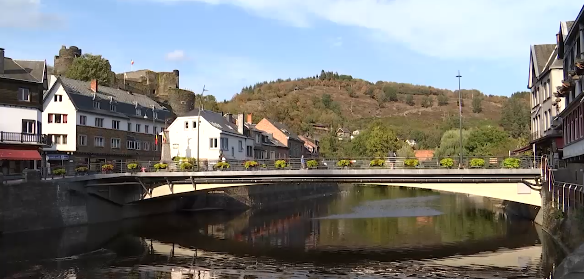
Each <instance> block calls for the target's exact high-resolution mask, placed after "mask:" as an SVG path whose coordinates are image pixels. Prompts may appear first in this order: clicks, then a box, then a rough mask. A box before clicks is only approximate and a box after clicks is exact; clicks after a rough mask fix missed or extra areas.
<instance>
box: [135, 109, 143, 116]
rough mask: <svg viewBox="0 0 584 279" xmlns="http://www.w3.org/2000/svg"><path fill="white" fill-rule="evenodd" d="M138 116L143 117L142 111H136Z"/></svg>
mask: <svg viewBox="0 0 584 279" xmlns="http://www.w3.org/2000/svg"><path fill="white" fill-rule="evenodd" d="M136 115H139V116H142V110H141V109H139V108H137V109H136Z"/></svg>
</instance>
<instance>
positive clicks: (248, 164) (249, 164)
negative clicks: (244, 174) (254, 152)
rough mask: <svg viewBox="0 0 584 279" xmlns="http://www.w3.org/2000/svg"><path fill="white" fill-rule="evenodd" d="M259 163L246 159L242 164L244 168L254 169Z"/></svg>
mask: <svg viewBox="0 0 584 279" xmlns="http://www.w3.org/2000/svg"><path fill="white" fill-rule="evenodd" d="M259 165H260V164H259V163H258V162H256V161H246V162H245V163H244V164H243V166H244V167H245V169H246V170H247V169H255V168H257V167H258V166H259Z"/></svg>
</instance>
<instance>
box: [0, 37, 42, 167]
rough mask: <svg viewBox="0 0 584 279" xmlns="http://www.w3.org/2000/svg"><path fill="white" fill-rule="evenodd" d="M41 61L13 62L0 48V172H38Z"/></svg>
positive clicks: (40, 161)
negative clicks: (1, 118)
mask: <svg viewBox="0 0 584 279" xmlns="http://www.w3.org/2000/svg"><path fill="white" fill-rule="evenodd" d="M46 72H47V67H46V63H45V62H44V61H30V60H16V59H11V58H8V57H6V56H5V51H4V49H2V48H0V115H2V116H3V117H4V120H3V121H0V172H1V173H2V174H3V175H11V174H21V173H22V171H23V170H25V169H40V168H41V164H42V160H41V155H40V153H39V151H40V148H41V147H42V146H44V145H46V144H48V143H49V142H48V138H47V137H46V136H44V135H43V125H42V109H43V106H42V95H43V91H44V90H45V89H46V88H47V77H46Z"/></svg>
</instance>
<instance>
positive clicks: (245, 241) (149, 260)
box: [0, 186, 565, 279]
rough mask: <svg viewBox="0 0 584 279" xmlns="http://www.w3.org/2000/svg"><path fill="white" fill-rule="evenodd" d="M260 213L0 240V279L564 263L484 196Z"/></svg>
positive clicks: (341, 197)
mask: <svg viewBox="0 0 584 279" xmlns="http://www.w3.org/2000/svg"><path fill="white" fill-rule="evenodd" d="M343 189H344V190H343V191H342V192H341V193H338V194H336V195H331V196H327V197H322V198H317V199H311V200H307V201H304V202H301V203H297V204H286V205H282V206H280V208H271V209H266V210H261V211H256V212H250V211H248V212H238V213H235V212H215V211H207V212H196V213H193V212H188V213H186V212H185V213H179V214H173V215H164V216H154V217H148V218H140V219H133V220H126V221H123V222H118V223H108V224H99V225H93V226H82V227H72V228H66V229H60V230H48V231H38V232H30V233H19V234H9V235H5V236H3V237H0V267H1V268H0V277H1V278H140V279H145V278H172V279H175V278H177V279H178V278H494V277H496V278H517V276H520V277H521V278H549V277H550V274H551V272H552V268H553V266H555V265H557V264H559V263H560V262H561V260H562V259H563V257H564V256H565V255H563V254H562V253H561V252H560V249H559V248H557V247H556V246H555V245H554V243H553V241H551V239H549V236H547V235H546V234H545V233H542V232H541V230H540V229H539V228H538V227H536V226H535V225H534V224H533V223H532V222H529V221H525V220H517V219H513V218H509V217H507V216H505V214H504V213H503V212H501V210H500V207H499V206H498V204H497V203H496V202H493V201H490V200H488V199H485V198H478V197H468V196H464V195H453V194H447V193H436V192H432V191H424V190H420V189H407V188H399V187H385V186H354V187H345V188H343Z"/></svg>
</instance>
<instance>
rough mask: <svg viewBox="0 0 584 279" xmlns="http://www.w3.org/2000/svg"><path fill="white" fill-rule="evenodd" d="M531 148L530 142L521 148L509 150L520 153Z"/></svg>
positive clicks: (512, 152)
mask: <svg viewBox="0 0 584 279" xmlns="http://www.w3.org/2000/svg"><path fill="white" fill-rule="evenodd" d="M532 149H533V146H532V145H531V144H529V145H526V146H524V147H521V148H518V149H515V150H513V151H511V154H516V153H522V152H525V151H530V150H532Z"/></svg>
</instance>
